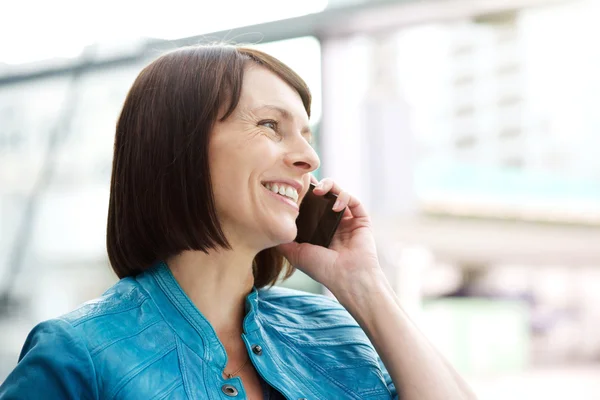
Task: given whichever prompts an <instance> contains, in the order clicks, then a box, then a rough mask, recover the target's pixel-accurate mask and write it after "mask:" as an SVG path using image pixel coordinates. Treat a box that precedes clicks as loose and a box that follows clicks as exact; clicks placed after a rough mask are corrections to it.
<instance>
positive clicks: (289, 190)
mask: <svg viewBox="0 0 600 400" xmlns="http://www.w3.org/2000/svg"><path fill="white" fill-rule="evenodd" d="M294 193H296V191H295V190H294V189H293V188H291V187H289V186H288V187H287V189H285V195H286V196H287V197H289V198H290V199H292V200H294ZM294 201H296V200H294Z"/></svg>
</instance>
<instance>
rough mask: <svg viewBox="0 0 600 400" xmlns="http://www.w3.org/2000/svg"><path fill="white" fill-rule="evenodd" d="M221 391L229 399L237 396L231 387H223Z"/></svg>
mask: <svg viewBox="0 0 600 400" xmlns="http://www.w3.org/2000/svg"><path fill="white" fill-rule="evenodd" d="M221 390H222V391H223V393H225V395H227V396H229V397H235V396H237V395H238V390H237V389H236V388H235V386H233V385H223V386H222V387H221Z"/></svg>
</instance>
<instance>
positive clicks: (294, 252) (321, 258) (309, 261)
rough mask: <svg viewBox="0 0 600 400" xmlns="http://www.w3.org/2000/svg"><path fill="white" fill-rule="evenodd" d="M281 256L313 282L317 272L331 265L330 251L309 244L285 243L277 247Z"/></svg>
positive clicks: (318, 274) (317, 276)
mask: <svg viewBox="0 0 600 400" xmlns="http://www.w3.org/2000/svg"><path fill="white" fill-rule="evenodd" d="M277 248H278V249H279V251H280V252H281V254H283V256H284V257H285V258H287V260H288V261H289V262H290V263H291V264H292V265H293V266H294V267H296V268H298V269H299V270H301V271H302V272H304V273H305V274H307V275H308V276H310V277H311V278H313V279H315V280H319V278H322V277H321V276H320V273H319V271H321V270H322V269H323V267H325V266H326V265H328V264H330V263H331V258H332V254H331V253H332V250H329V249H326V248H324V247H321V246H316V245H314V244H310V243H296V242H291V243H286V244H281V245H279V246H277Z"/></svg>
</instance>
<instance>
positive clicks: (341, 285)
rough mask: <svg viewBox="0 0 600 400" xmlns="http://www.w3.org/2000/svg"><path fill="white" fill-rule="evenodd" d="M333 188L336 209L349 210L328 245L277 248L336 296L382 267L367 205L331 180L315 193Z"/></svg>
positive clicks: (354, 286)
mask: <svg viewBox="0 0 600 400" xmlns="http://www.w3.org/2000/svg"><path fill="white" fill-rule="evenodd" d="M330 191H331V192H332V193H334V194H336V195H337V196H338V198H337V202H336V204H335V205H334V206H333V210H334V211H341V210H344V209H346V210H345V211H344V214H343V216H342V220H341V222H340V225H339V227H338V229H337V231H336V233H335V235H334V236H333V240H332V241H331V245H330V246H329V248H325V247H321V246H315V245H312V244H309V243H301V244H299V243H296V242H292V243H287V244H282V245H280V246H278V248H279V250H280V251H281V253H282V254H283V255H284V256H285V257H286V258H287V259H288V260H289V261H290V263H292V265H293V266H294V267H296V268H298V269H299V270H301V271H302V272H304V273H306V274H307V275H308V276H310V277H311V278H313V279H314V280H316V281H317V282H320V283H322V284H323V285H325V286H326V287H327V288H328V289H329V290H330V291H331V292H332V293H333V294H334V295H335V296H336V297H337V296H338V294H342V293H346V292H348V291H353V290H354V288H356V287H357V285H358V286H360V284H361V282H365V281H367V280H371V279H372V278H376V279H378V278H379V277H380V276H381V268H380V266H379V261H378V259H377V251H376V248H375V239H374V237H373V231H372V226H371V219H370V218H369V216H368V215H367V213H366V211H365V208H364V206H363V205H362V204H361V203H360V201H359V200H358V199H357V198H355V197H353V196H351V195H350V194H349V193H348V192H345V191H343V190H341V189H340V187H339V186H338V185H337V184H336V183H335V182H333V181H332V180H331V179H323V180H322V181H321V182H320V183H319V184H318V185H317V186H316V187H315V189H314V190H313V193H314V194H316V195H317V196H323V195H325V194H326V193H328V192H330Z"/></svg>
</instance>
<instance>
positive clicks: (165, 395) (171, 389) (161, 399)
mask: <svg viewBox="0 0 600 400" xmlns="http://www.w3.org/2000/svg"><path fill="white" fill-rule="evenodd" d="M181 386H183V383H182V382H181V381H179V380H176V381H174V382H173V383H172V384H171V387H169V388H167V389H165V391H164V392H163V393H162V394H160V393H159V394H158V396H160V397H153V398H152V400H154V399H156V400H164V399H168V398H169V397H168V396H169V395H170V394H171V393H173V392H174V391H175V390H177V388H179V387H181Z"/></svg>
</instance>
